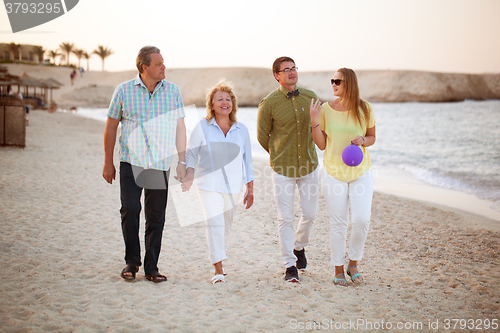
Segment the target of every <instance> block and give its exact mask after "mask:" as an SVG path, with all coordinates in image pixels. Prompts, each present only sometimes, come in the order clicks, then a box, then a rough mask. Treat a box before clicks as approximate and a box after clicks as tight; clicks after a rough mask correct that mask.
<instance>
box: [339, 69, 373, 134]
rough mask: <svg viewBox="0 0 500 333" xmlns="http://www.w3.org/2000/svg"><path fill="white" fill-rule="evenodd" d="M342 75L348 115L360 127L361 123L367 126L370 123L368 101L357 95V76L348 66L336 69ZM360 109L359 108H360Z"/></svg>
mask: <svg viewBox="0 0 500 333" xmlns="http://www.w3.org/2000/svg"><path fill="white" fill-rule="evenodd" d="M337 72H339V73H341V74H342V75H343V77H344V81H342V84H343V85H344V96H343V97H342V99H343V102H344V103H345V105H346V106H347V109H348V110H349V116H350V117H352V118H353V119H354V120H355V121H356V122H357V123H358V124H359V126H360V127H361V128H363V125H365V126H367V127H368V124H369V123H370V110H369V107H368V103H367V102H365V101H364V100H362V99H361V98H360V97H359V86H358V77H357V76H356V73H355V72H354V71H353V70H352V69H350V68H341V69H339V70H337ZM360 109H361V110H360Z"/></svg>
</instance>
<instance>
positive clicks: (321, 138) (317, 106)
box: [309, 98, 326, 150]
mask: <svg viewBox="0 0 500 333" xmlns="http://www.w3.org/2000/svg"><path fill="white" fill-rule="evenodd" d="M320 110H321V103H320V101H319V99H318V100H316V102H314V98H313V99H311V106H310V107H309V113H310V115H311V129H312V137H313V140H314V143H315V144H316V146H318V148H319V149H321V150H325V147H326V134H325V132H323V131H322V130H321V128H320V127H319V114H320Z"/></svg>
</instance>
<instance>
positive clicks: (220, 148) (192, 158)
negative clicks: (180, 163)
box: [186, 118, 255, 193]
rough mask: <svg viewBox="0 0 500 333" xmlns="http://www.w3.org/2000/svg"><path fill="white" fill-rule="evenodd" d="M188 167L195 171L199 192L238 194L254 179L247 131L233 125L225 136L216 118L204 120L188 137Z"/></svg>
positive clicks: (244, 127) (236, 124)
mask: <svg viewBox="0 0 500 333" xmlns="http://www.w3.org/2000/svg"><path fill="white" fill-rule="evenodd" d="M186 167H187V168H193V169H195V171H196V172H195V179H194V182H195V184H196V186H197V187H198V188H199V189H202V190H206V191H214V192H220V193H239V192H241V191H242V190H243V185H244V184H246V183H249V182H251V181H252V180H254V179H255V177H254V174H253V166H252V151H251V144H250V135H249V134H248V129H247V128H246V126H245V125H243V124H242V123H238V122H237V123H234V124H233V125H232V126H231V128H230V129H229V131H228V132H227V134H226V136H224V132H223V131H222V129H221V128H220V127H219V125H218V124H217V122H216V121H215V119H214V118H212V119H210V120H209V121H207V120H206V119H201V120H200V122H199V123H198V124H197V125H196V127H195V128H194V130H193V132H192V133H191V137H190V138H189V143H188V151H187V152H186Z"/></svg>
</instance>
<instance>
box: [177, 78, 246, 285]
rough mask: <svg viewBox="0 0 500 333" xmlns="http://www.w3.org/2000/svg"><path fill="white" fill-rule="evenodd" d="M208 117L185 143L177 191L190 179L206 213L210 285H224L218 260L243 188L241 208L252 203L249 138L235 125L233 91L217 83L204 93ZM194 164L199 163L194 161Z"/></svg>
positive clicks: (243, 128) (186, 186)
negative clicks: (211, 268) (182, 173)
mask: <svg viewBox="0 0 500 333" xmlns="http://www.w3.org/2000/svg"><path fill="white" fill-rule="evenodd" d="M206 105H207V117H206V118H205V119H202V120H200V122H199V123H198V124H197V125H196V127H195V129H194V130H193V133H192V134H191V137H190V138H189V144H188V150H187V153H186V163H187V166H186V167H187V173H186V177H185V178H184V179H183V180H182V185H181V187H182V190H183V191H188V190H189V188H190V187H191V185H192V183H193V179H195V177H194V175H195V170H196V179H195V180H194V181H195V183H196V187H197V189H198V195H199V197H200V200H201V202H202V205H203V211H204V214H205V226H206V236H207V241H208V250H209V258H210V261H211V263H212V265H213V266H214V268H215V275H214V277H213V278H212V283H213V284H216V283H220V282H226V280H225V277H224V275H225V273H224V271H223V268H222V261H223V260H226V259H227V257H226V249H227V246H228V240H229V235H230V234H231V224H232V223H233V220H234V214H235V211H236V204H237V203H238V202H239V198H240V196H241V195H242V192H243V189H244V187H243V185H244V184H246V192H245V194H244V197H243V204H245V205H246V209H248V208H250V207H251V206H252V204H253V180H254V175H253V166H252V151H251V143H250V135H249V134H248V129H247V128H246V126H245V125H243V124H242V123H240V122H238V121H236V112H237V111H238V104H237V100H236V96H235V95H234V93H233V89H232V87H231V86H230V85H229V83H227V82H226V81H223V80H222V81H220V82H219V83H218V84H217V85H215V86H214V87H213V88H212V90H211V91H210V92H209V93H208V94H207V103H206ZM198 160H199V162H198Z"/></svg>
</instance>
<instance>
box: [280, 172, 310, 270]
mask: <svg viewBox="0 0 500 333" xmlns="http://www.w3.org/2000/svg"><path fill="white" fill-rule="evenodd" d="M318 175H319V168H316V170H314V171H313V172H311V173H310V174H308V175H306V176H303V177H297V178H291V177H285V176H282V175H280V174H278V173H276V172H273V186H274V198H275V200H276V206H277V207H278V232H279V236H280V247H281V254H282V255H283V259H285V263H284V266H285V267H286V268H288V267H290V266H295V265H296V262H297V257H296V256H295V255H294V254H293V250H294V249H295V250H298V251H300V250H302V249H303V248H304V247H305V246H307V244H309V238H310V236H311V231H312V228H313V225H314V219H315V218H316V215H317V214H318V197H319V180H318ZM295 185H297V187H298V189H299V203H300V212H301V215H302V216H301V218H300V220H299V224H298V226H297V231H295V232H294V230H293V218H294V216H295V214H294V211H293V206H294V199H295Z"/></svg>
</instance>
